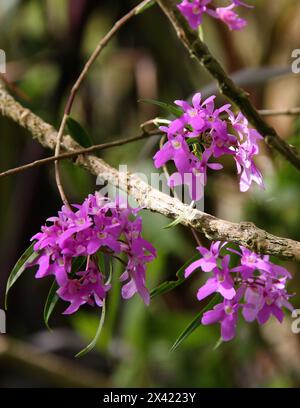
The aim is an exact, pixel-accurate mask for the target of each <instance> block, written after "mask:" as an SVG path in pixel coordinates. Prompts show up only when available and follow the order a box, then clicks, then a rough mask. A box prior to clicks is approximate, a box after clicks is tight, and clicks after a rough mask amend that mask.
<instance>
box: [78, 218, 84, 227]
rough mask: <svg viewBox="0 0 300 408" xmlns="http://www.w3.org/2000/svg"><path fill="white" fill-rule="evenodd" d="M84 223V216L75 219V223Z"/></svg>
mask: <svg viewBox="0 0 300 408" xmlns="http://www.w3.org/2000/svg"><path fill="white" fill-rule="evenodd" d="M84 223H85V219H84V218H78V220H76V224H77V225H84Z"/></svg>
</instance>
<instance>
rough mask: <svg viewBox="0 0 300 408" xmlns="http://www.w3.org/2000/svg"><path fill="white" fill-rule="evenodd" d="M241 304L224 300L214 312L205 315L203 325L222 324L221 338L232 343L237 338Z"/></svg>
mask: <svg viewBox="0 0 300 408" xmlns="http://www.w3.org/2000/svg"><path fill="white" fill-rule="evenodd" d="M239 308H240V305H239V303H237V302H236V301H235V300H224V302H223V303H219V304H218V305H216V306H215V307H214V308H213V310H209V311H208V312H205V313H204V314H203V317H202V319H201V324H203V325H208V324H214V323H220V324H221V337H222V340H223V341H230V340H232V339H233V338H234V337H235V334H236V326H237V320H238V310H239Z"/></svg>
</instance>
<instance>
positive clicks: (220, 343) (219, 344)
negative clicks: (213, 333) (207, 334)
mask: <svg viewBox="0 0 300 408" xmlns="http://www.w3.org/2000/svg"><path fill="white" fill-rule="evenodd" d="M222 344H223V339H222V337H220V338H219V340H218V341H217V343H216V344H215V346H214V348H213V350H214V351H215V350H217V349H218V348H219V347H221V346H222Z"/></svg>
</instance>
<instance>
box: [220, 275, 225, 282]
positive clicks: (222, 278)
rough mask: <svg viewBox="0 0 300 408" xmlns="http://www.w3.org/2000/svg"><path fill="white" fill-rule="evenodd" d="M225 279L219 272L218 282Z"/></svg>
mask: <svg viewBox="0 0 300 408" xmlns="http://www.w3.org/2000/svg"><path fill="white" fill-rule="evenodd" d="M224 281H225V277H224V275H221V274H220V273H219V274H218V282H220V283H222V282H224Z"/></svg>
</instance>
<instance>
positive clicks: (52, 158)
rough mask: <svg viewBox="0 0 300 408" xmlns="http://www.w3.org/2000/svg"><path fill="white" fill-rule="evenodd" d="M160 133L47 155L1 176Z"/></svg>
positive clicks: (154, 131) (154, 132)
mask: <svg viewBox="0 0 300 408" xmlns="http://www.w3.org/2000/svg"><path fill="white" fill-rule="evenodd" d="M159 134H160V132H159V130H153V131H152V132H148V133H145V132H144V133H142V134H140V135H138V136H133V137H130V138H127V139H121V140H115V141H113V142H108V143H102V144H98V145H93V146H90V147H87V148H84V149H77V150H75V151H73V152H67V153H62V154H60V155H59V156H50V157H46V158H45V159H41V160H36V161H34V162H31V163H28V164H24V165H23V166H19V167H15V168H13V169H9V170H6V171H3V172H2V173H0V178H1V177H7V176H12V175H14V174H17V173H20V172H22V171H25V170H29V169H33V168H35V167H39V166H42V165H44V164H48V163H52V162H54V161H55V160H63V159H71V158H74V157H78V156H79V155H80V154H87V153H92V152H95V151H100V150H105V149H109V148H111V147H117V146H123V145H125V144H127V143H132V142H136V141H138V140H142V139H145V138H147V137H150V136H157V135H159Z"/></svg>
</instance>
